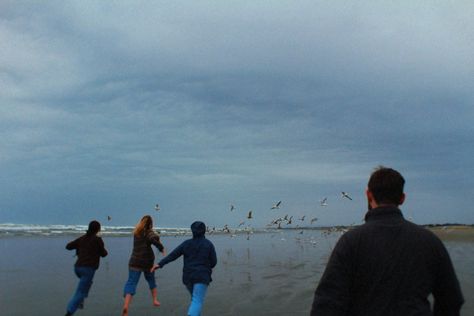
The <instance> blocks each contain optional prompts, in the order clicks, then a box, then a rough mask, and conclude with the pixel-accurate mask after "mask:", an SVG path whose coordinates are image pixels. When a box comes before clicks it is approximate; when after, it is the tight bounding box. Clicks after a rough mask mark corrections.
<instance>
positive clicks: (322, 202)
mask: <svg viewBox="0 0 474 316" xmlns="http://www.w3.org/2000/svg"><path fill="white" fill-rule="evenodd" d="M319 202H320V203H321V206H328V198H327V197H325V198H324V199H322V200H321V201H319Z"/></svg>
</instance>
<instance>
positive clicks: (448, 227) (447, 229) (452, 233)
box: [422, 224, 474, 242]
mask: <svg viewBox="0 0 474 316" xmlns="http://www.w3.org/2000/svg"><path fill="white" fill-rule="evenodd" d="M422 226H423V227H425V228H427V229H429V230H431V231H432V232H433V233H435V234H436V235H437V236H438V237H439V238H441V240H443V241H466V242H474V225H473V224H471V225H467V224H428V225H422Z"/></svg>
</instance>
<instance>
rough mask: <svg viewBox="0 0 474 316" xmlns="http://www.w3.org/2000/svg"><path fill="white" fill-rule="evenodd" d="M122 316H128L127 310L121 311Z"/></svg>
mask: <svg viewBox="0 0 474 316" xmlns="http://www.w3.org/2000/svg"><path fill="white" fill-rule="evenodd" d="M122 316H128V308H124V309H122Z"/></svg>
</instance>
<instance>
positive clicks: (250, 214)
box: [247, 211, 252, 219]
mask: <svg viewBox="0 0 474 316" xmlns="http://www.w3.org/2000/svg"><path fill="white" fill-rule="evenodd" d="M247 218H248V219H251V218H252V211H249V215H247Z"/></svg>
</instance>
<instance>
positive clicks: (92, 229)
mask: <svg viewBox="0 0 474 316" xmlns="http://www.w3.org/2000/svg"><path fill="white" fill-rule="evenodd" d="M99 231H100V223H99V222H98V221H91V222H90V223H89V228H88V229H87V235H95V234H97V233H98V232H99Z"/></svg>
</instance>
